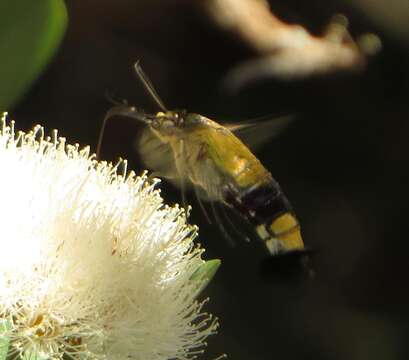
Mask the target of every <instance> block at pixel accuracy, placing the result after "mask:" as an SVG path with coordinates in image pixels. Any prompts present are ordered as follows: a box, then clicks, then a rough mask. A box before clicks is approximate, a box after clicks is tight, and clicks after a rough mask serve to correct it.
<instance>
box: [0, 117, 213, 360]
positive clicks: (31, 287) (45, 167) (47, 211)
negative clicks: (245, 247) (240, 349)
mask: <svg viewBox="0 0 409 360" xmlns="http://www.w3.org/2000/svg"><path fill="white" fill-rule="evenodd" d="M0 166H1V169H2V170H1V174H0V321H1V323H0V328H3V331H2V333H1V335H2V336H4V339H8V340H9V342H10V346H9V348H8V351H9V355H8V356H9V357H11V356H13V355H16V356H18V355H22V356H30V354H36V356H37V357H41V358H52V359H53V358H61V357H62V356H64V357H67V356H68V357H70V358H74V359H76V358H81V359H84V358H91V359H92V358H107V359H141V360H142V359H143V360H151V359H152V360H161V359H188V358H190V357H191V356H192V355H193V354H196V353H198V352H200V347H201V346H202V345H203V344H204V340H205V338H206V337H207V336H208V335H210V334H212V333H214V331H215V329H216V327H217V321H215V319H213V318H212V317H211V316H210V315H208V314H206V313H202V310H201V309H202V305H203V302H202V303H199V302H197V301H196V300H195V296H196V295H197V287H198V285H197V283H196V284H195V282H194V281H192V279H191V277H192V274H193V273H194V271H195V270H197V269H198V268H199V267H200V266H201V265H202V264H203V260H202V259H201V253H202V252H203V250H201V249H200V248H199V247H198V246H194V244H193V239H194V238H195V237H196V234H197V228H196V227H194V226H190V225H188V224H187V223H186V215H185V213H184V211H183V210H181V209H180V208H178V207H177V206H176V207H168V206H166V205H164V204H163V201H162V198H161V197H160V195H159V191H158V190H154V186H155V184H154V183H150V182H148V180H147V178H146V176H145V175H142V176H140V177H136V176H135V175H134V174H133V173H129V174H128V175H126V163H124V162H122V163H121V164H119V165H117V166H112V165H110V164H107V163H103V162H97V161H96V160H95V159H94V157H93V156H92V155H90V150H89V148H84V149H79V147H78V145H75V146H71V145H66V143H65V140H64V139H63V138H59V139H57V134H56V133H54V136H53V139H50V138H45V137H44V135H43V129H42V128H41V127H39V126H37V127H35V128H34V130H33V131H32V132H30V133H28V134H24V133H21V132H20V133H18V134H15V133H14V124H13V123H11V126H7V125H6V123H5V120H4V118H3V121H2V123H1V124H0ZM118 167H124V170H123V171H122V174H119V172H120V171H119V169H118ZM3 343H4V340H3ZM198 349H199V350H198Z"/></svg>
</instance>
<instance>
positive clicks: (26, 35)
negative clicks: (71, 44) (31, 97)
mask: <svg viewBox="0 0 409 360" xmlns="http://www.w3.org/2000/svg"><path fill="white" fill-rule="evenodd" d="M0 14H1V17H2V19H1V22H0V56H1V62H0V110H1V111H4V110H7V109H9V108H10V107H11V106H13V105H14V104H15V103H16V102H17V101H18V100H20V98H21V97H22V96H23V95H24V93H25V92H26V91H27V90H28V89H29V87H30V85H31V84H32V83H33V82H34V80H36V78H37V77H38V76H39V74H40V73H41V71H42V70H43V69H44V68H45V66H46V65H47V63H48V62H49V61H50V59H51V57H52V56H53V55H54V54H55V52H56V50H57V48H58V45H59V44H60V42H61V40H62V38H63V35H64V32H65V28H66V26H67V20H68V16H67V10H66V7H65V4H64V2H63V0H35V1H33V0H13V1H10V0H0Z"/></svg>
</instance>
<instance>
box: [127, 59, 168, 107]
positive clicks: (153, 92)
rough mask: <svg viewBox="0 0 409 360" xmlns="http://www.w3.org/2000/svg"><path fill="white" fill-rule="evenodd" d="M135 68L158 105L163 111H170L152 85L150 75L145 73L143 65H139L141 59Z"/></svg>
mask: <svg viewBox="0 0 409 360" xmlns="http://www.w3.org/2000/svg"><path fill="white" fill-rule="evenodd" d="M134 69H135V72H136V75H138V78H139V80H140V81H141V83H142V84H143V86H144V88H145V90H146V91H147V92H148V93H149V95H150V96H151V97H152V99H153V100H154V101H155V103H156V105H158V106H159V108H160V109H161V110H162V111H164V112H166V111H168V110H167V108H166V106H165V104H164V102H163V101H162V99H161V98H160V96H159V95H158V93H157V92H156V90H155V88H154V86H153V85H152V82H151V81H150V80H149V78H148V75H146V74H145V72H144V71H143V70H142V67H141V65H139V60H138V61H137V62H136V63H135V65H134Z"/></svg>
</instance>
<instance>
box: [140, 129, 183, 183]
mask: <svg viewBox="0 0 409 360" xmlns="http://www.w3.org/2000/svg"><path fill="white" fill-rule="evenodd" d="M136 148H137V152H138V154H139V156H140V157H141V160H142V162H143V164H144V165H145V166H146V167H147V168H148V169H149V170H152V171H154V172H155V173H157V174H158V175H159V176H161V177H164V178H166V179H168V180H169V181H171V182H172V183H174V184H175V185H176V186H178V187H180V177H181V175H180V173H179V171H178V169H177V167H176V162H175V155H174V152H173V150H172V148H171V146H170V145H169V144H167V143H164V142H163V141H162V140H160V139H159V138H158V137H157V136H156V135H155V134H154V133H153V132H152V130H151V129H150V128H149V127H144V128H143V129H142V130H141V134H140V136H139V138H138V140H137V143H136Z"/></svg>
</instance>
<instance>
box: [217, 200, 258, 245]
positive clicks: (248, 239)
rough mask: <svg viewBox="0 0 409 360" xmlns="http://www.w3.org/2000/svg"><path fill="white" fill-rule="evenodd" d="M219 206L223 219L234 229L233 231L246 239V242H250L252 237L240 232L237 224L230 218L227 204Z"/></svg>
mask: <svg viewBox="0 0 409 360" xmlns="http://www.w3.org/2000/svg"><path fill="white" fill-rule="evenodd" d="M218 206H219V208H220V210H221V213H222V216H223V219H224V220H225V221H226V224H227V225H228V226H229V227H230V228H231V229H232V230H233V232H234V233H235V234H237V235H238V236H239V237H240V238H242V239H244V240H245V241H246V242H250V241H251V240H250V238H249V237H248V236H247V235H245V234H243V233H242V232H240V231H239V230H238V229H237V226H236V225H235V224H233V222H232V221H231V220H230V217H229V215H228V214H227V212H226V205H223V204H218Z"/></svg>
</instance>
